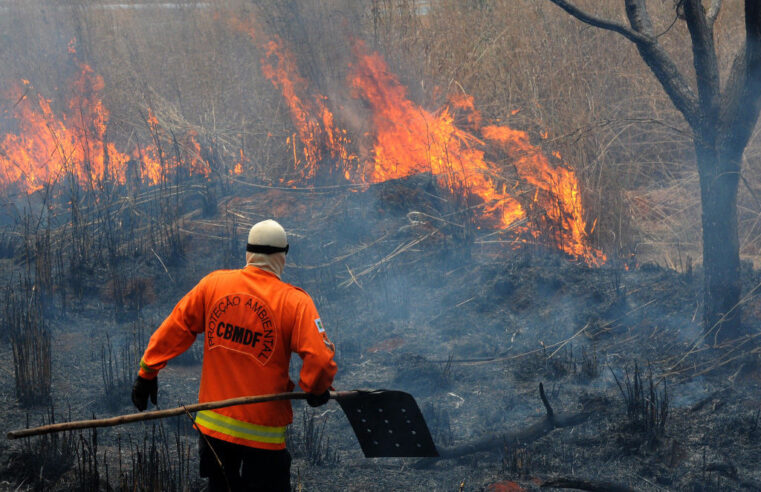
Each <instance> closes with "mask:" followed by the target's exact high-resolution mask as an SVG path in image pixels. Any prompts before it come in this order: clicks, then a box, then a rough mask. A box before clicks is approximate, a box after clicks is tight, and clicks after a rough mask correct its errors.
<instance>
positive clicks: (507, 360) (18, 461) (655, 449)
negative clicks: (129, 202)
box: [0, 177, 761, 491]
mask: <svg viewBox="0 0 761 492" xmlns="http://www.w3.org/2000/svg"><path fill="white" fill-rule="evenodd" d="M238 186H239V188H238V189H236V190H235V191H236V192H235V194H234V196H235V198H226V199H222V200H220V201H219V203H218V204H217V214H216V215H213V216H208V214H207V216H204V214H203V213H202V211H201V210H200V209H196V208H194V207H193V205H192V202H191V203H190V204H189V205H188V207H187V213H186V215H185V217H184V219H183V222H182V229H181V230H182V237H183V240H184V260H183V261H178V262H176V264H173V265H164V264H160V263H159V262H158V261H156V259H154V258H137V259H134V260H130V261H128V262H125V264H124V265H123V267H124V269H125V270H126V271H129V272H131V276H132V278H136V279H141V282H142V283H141V284H140V285H141V287H140V289H141V290H142V291H143V292H147V293H149V294H150V295H148V294H146V295H144V296H142V298H141V301H140V306H139V308H138V306H136V305H135V306H131V308H128V309H121V310H116V309H114V308H113V306H112V302H111V301H110V300H109V295H108V289H107V288H106V287H105V285H106V281H105V280H104V279H97V278H94V279H92V282H93V285H95V288H94V289H93V293H92V295H91V296H90V297H89V298H88V300H87V302H84V303H81V304H80V305H78V306H77V307H76V309H72V308H71V307H70V308H69V309H68V310H67V311H66V312H61V311H60V310H55V309H54V310H52V312H50V313H49V323H50V326H51V329H52V333H53V344H52V357H53V380H52V395H53V397H52V400H53V414H54V416H55V419H56V420H57V421H60V420H63V419H69V418H70V419H83V418H91V417H92V416H93V415H96V416H98V417H105V416H111V415H116V414H120V413H131V412H132V411H133V410H132V406H131V404H130V403H129V388H130V385H131V380H132V378H133V377H134V374H133V370H132V368H134V367H135V365H134V359H135V358H137V357H139V354H140V353H141V352H142V349H143V348H144V344H145V341H146V340H147V337H148V336H149V335H150V332H151V331H152V330H153V329H155V327H156V326H157V324H158V323H159V322H160V321H161V319H162V318H163V316H165V315H166V314H168V312H169V311H170V309H171V307H172V306H173V304H174V303H175V302H176V301H177V300H178V299H179V297H180V296H181V295H182V294H183V293H184V292H185V291H186V290H187V289H189V288H190V287H191V286H192V285H193V284H194V283H195V282H196V281H197V280H198V279H200V277H202V276H203V275H204V274H206V273H207V272H208V271H210V270H213V269H217V268H223V267H232V266H237V265H238V264H240V263H241V262H242V258H243V253H242V248H241V250H240V251H241V252H240V260H239V259H238V257H237V254H238V253H237V252H236V251H235V248H236V247H237V246H236V245H238V244H241V245H242V244H243V241H245V234H246V231H247V228H248V226H249V225H250V224H252V223H254V222H256V221H258V220H261V219H263V218H267V217H275V218H276V219H278V220H279V221H281V223H283V225H284V226H285V227H286V229H287V230H288V231H289V233H290V242H291V245H292V246H291V249H292V251H291V253H290V254H289V256H288V264H287V265H286V271H285V275H284V280H286V281H288V282H291V283H293V284H296V285H299V286H301V287H303V288H304V289H305V290H307V291H308V292H309V293H310V294H311V295H312V296H313V298H314V299H315V302H316V303H317V306H318V309H319V310H320V313H321V316H322V319H323V321H324V324H325V326H326V328H327V330H328V334H329V336H330V338H331V339H332V341H333V342H334V343H335V345H336V347H337V360H338V363H339V374H338V376H337V378H336V381H335V384H334V386H335V387H337V388H339V389H351V388H388V389H399V390H404V391H408V392H410V393H411V394H413V395H414V396H415V398H416V400H417V402H418V404H419V406H420V407H421V408H422V410H423V413H424V414H425V415H426V418H427V421H428V425H429V427H430V429H431V432H432V435H433V437H434V441H435V442H436V444H437V446H438V447H439V449H440V450H441V451H442V452H445V451H446V450H449V451H448V452H449V453H450V455H457V454H459V456H450V457H448V458H447V459H439V460H433V459H422V460H421V459H399V458H380V459H366V458H363V457H362V453H361V450H360V448H359V445H358V444H357V441H356V439H355V437H354V435H353V432H352V430H351V428H350V426H349V425H348V423H347V421H346V419H345V418H344V416H343V415H342V412H341V410H340V408H339V407H338V405H336V404H335V403H334V402H331V403H329V404H328V405H326V406H324V407H320V408H318V409H316V410H311V409H308V408H304V406H303V405H302V404H301V403H295V404H294V416H295V423H294V425H293V426H292V429H291V433H290V436H289V441H290V448H291V452H292V454H293V455H294V462H293V467H292V471H293V476H292V479H293V483H294V486H295V490H357V491H359V490H363V491H364V490H491V491H501V490H521V489H526V490H534V489H538V488H539V486H540V485H541V484H542V483H543V482H544V481H547V480H551V479H554V478H558V477H565V478H571V477H573V478H575V479H577V480H584V481H588V482H594V481H596V482H605V483H607V484H608V485H607V487H608V489H610V486H611V484H617V485H619V486H621V487H629V488H630V489H633V490H690V491H692V490H694V491H698V490H761V467H759V466H758V463H759V462H760V460H761V418H760V412H761V387H760V386H761V376H760V374H761V373H760V372H759V370H760V368H759V360H758V354H759V351H758V350H756V349H754V345H753V340H755V339H756V338H757V337H758V334H759V326H761V325H760V323H759V320H760V319H761V301H760V300H759V298H758V297H757V296H754V293H755V291H754V290H753V289H754V288H756V287H757V286H758V285H759V284H760V283H761V272H758V271H755V270H753V269H752V268H751V267H750V266H749V265H747V268H746V270H745V271H744V272H743V275H744V285H745V289H746V292H747V293H749V296H748V298H747V301H746V303H745V305H744V308H745V309H744V316H745V319H744V322H745V325H746V326H747V327H748V329H749V331H750V333H751V335H752V337H751V338H752V339H751V340H748V341H743V342H738V343H735V344H731V345H730V346H727V347H724V348H721V349H715V348H711V347H710V343H706V341H704V340H702V338H701V335H700V333H701V331H700V324H699V322H700V309H701V307H700V299H701V292H700V284H701V282H700V279H701V272H700V270H699V269H695V271H688V272H686V273H678V272H675V271H672V270H667V269H664V268H661V267H659V266H657V265H652V264H646V265H639V266H636V267H635V266H634V265H633V264H632V265H630V266H629V268H628V269H627V268H625V265H624V264H622V263H621V262H616V261H611V262H609V264H608V265H605V266H603V267H600V268H590V267H588V266H586V265H584V264H583V263H580V262H575V261H571V260H570V259H569V258H566V257H565V256H564V255H562V254H561V253H559V252H557V251H554V250H552V249H548V248H545V247H541V246H538V245H534V244H526V243H523V242H521V241H519V240H516V238H514V237H511V236H509V235H508V234H495V233H492V232H490V231H487V230H486V228H484V229H479V228H478V226H477V224H476V223H475V222H474V220H473V214H474V213H477V208H476V209H475V211H473V210H471V211H469V212H468V211H466V212H463V211H462V210H463V209H464V207H463V205H464V204H463V203H457V200H455V199H453V198H452V197H451V196H449V195H448V194H447V193H446V192H443V191H442V190H440V189H438V187H436V186H435V184H433V183H432V182H431V181H430V180H429V179H427V178H426V177H417V178H412V179H409V180H404V181H399V182H390V183H385V184H383V185H376V186H373V187H370V188H369V189H366V190H361V189H359V190H358V189H342V188H323V189H317V190H313V191H300V190H283V189H276V188H263V187H252V186H247V185H245V184H241V183H239V184H238ZM164 266H166V269H164ZM6 268H10V267H6ZM709 342H710V341H709ZM196 345H200V344H199V343H198V342H197V343H196ZM109 347H110V348H111V352H110V353H109ZM0 351H1V352H2V355H3V360H5V361H6V364H3V366H2V368H0V377H2V378H3V382H4V384H3V385H2V386H0V400H1V401H2V402H3V405H2V407H1V409H0V412H2V421H3V422H4V426H3V428H4V430H5V431H8V430H11V429H16V428H20V427H24V426H25V425H27V422H29V425H38V424H40V423H42V422H43V421H47V420H49V417H46V415H49V414H50V411H51V410H50V406H49V405H37V406H32V407H21V406H20V405H19V404H18V402H17V401H16V397H15V391H14V383H13V381H14V375H13V365H12V364H13V362H12V361H13V357H12V354H11V349H10V345H9V343H8V342H7V341H3V342H2V343H0ZM109 354H110V355H109ZM200 358H201V355H200V352H199V351H198V348H197V347H195V348H194V349H192V350H191V352H190V353H189V354H188V355H186V356H183V357H182V358H181V359H180V360H176V361H173V362H171V363H170V365H169V366H168V367H167V368H166V369H165V370H164V371H163V372H162V373H161V375H160V378H159V406H160V407H162V408H169V407H173V406H175V405H176V404H181V403H192V402H195V396H196V391H197V385H198V378H199V374H200V370H199V369H200V366H199V364H200ZM109 361H110V364H109ZM294 363H295V364H294V368H293V374H294V379H295V378H296V374H297V370H298V361H297V360H294ZM104 367H105V368H108V367H111V368H112V372H111V373H109V372H108V371H105V370H104ZM540 383H543V385H544V388H545V389H546V393H547V398H548V400H549V403H550V405H552V407H553V408H554V411H555V412H556V413H557V414H576V415H577V416H578V415H581V418H580V419H579V420H580V421H579V422H578V423H577V424H575V425H570V426H567V427H562V428H557V429H554V430H551V431H547V432H539V433H537V434H536V435H533V436H531V437H530V439H528V442H516V441H515V440H513V439H512V438H511V437H512V436H514V434H515V433H516V432H519V431H521V430H525V429H528V428H529V427H530V426H532V425H533V424H536V423H537V422H541V421H542V420H543V419H545V418H546V417H545V416H546V410H545V406H544V405H543V403H542V400H541V399H540V396H539V390H538V388H539V384H540ZM109 384H110V387H109ZM483 439H487V440H488V439H491V441H490V442H487V443H486V444H484V446H483V448H484V449H483V450H481V451H479V452H474V453H464V452H458V450H459V451H462V446H463V445H466V444H469V443H474V442H477V441H479V440H483ZM96 444H97V447H96ZM67 446H68V447H67ZM0 462H1V463H2V469H1V470H0V481H2V485H1V486H2V488H3V489H8V490H10V489H14V490H15V489H17V488H18V489H21V490H24V489H34V488H37V489H44V490H68V489H83V488H84V489H96V488H100V489H103V490H105V489H106V488H107V487H111V488H120V487H121V488H133V489H134V488H136V487H137V488H141V487H142V488H146V489H150V488H153V489H155V490H161V489H163V490H169V489H174V490H182V489H189V490H200V489H202V488H203V482H201V481H200V480H199V479H198V478H197V471H196V468H197V459H196V437H195V435H194V434H193V430H192V429H191V428H190V426H189V425H188V423H187V419H173V420H171V421H167V422H164V423H163V424H162V425H161V426H159V427H157V426H156V424H153V423H142V424H131V425H129V426H124V427H119V428H111V429H102V430H99V431H98V433H97V435H96V436H95V438H94V437H93V435H92V434H91V433H86V432H85V433H81V434H80V433H77V434H72V435H69V436H68V437H62V438H61V439H60V440H59V441H57V442H52V441H51V440H49V439H48V440H42V439H32V440H25V441H7V440H4V441H2V442H0ZM96 471H97V476H96ZM107 483H108V484H109V485H108V486H107V485H106V484H107ZM598 485H599V484H598ZM604 489H605V487H603V488H602V489H598V490H604Z"/></svg>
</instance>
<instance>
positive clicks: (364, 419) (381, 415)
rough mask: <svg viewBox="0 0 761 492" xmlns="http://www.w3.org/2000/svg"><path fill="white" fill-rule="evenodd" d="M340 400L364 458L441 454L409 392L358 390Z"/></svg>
mask: <svg viewBox="0 0 761 492" xmlns="http://www.w3.org/2000/svg"><path fill="white" fill-rule="evenodd" d="M338 403H339V404H340V405H341V408H342V409H343V411H344V413H345V414H346V417H347V418H348V419H349V423H350V424H351V426H352V428H353V429H354V434H355V435H356V436H357V440H358V441H359V444H360V446H362V452H364V453H365V457H367V458H380V457H437V456H439V452H438V451H437V450H436V446H435V445H434V444H433V439H431V433H430V432H429V430H428V426H427V425H426V424H425V419H424V418H423V414H422V413H420V408H419V407H418V406H417V403H416V402H415V399H414V398H413V397H412V395H410V394H409V393H404V392H403V391H389V390H377V391H358V392H357V393H356V394H354V395H351V396H348V397H345V398H340V399H339V400H338Z"/></svg>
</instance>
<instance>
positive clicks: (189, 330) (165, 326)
mask: <svg viewBox="0 0 761 492" xmlns="http://www.w3.org/2000/svg"><path fill="white" fill-rule="evenodd" d="M198 334H203V338H204V354H203V369H202V373H201V387H200V390H199V393H198V401H199V402H201V403H203V402H207V401H214V400H224V399H227V398H235V397H238V396H249V395H259V394H268V393H281V392H284V391H291V390H292V389H293V388H294V385H293V383H292V382H291V381H290V378H289V376H288V365H289V363H290V359H291V352H296V353H298V354H299V356H300V357H301V358H302V359H303V365H302V369H301V374H300V379H299V386H301V388H302V389H303V390H304V391H306V392H309V393H314V394H321V393H323V392H325V391H326V390H328V388H329V387H330V385H331V384H332V382H333V377H334V376H335V374H336V369H337V368H336V364H335V362H334V361H333V353H334V348H333V344H332V343H330V341H329V340H328V338H327V336H326V334H325V330H324V328H323V326H322V322H321V321H320V316H319V314H318V313H317V309H316V308H315V306H314V303H313V302H312V299H311V298H310V297H309V295H308V294H307V293H306V292H304V291H303V290H301V289H299V288H297V287H294V286H292V285H289V284H287V283H285V282H282V281H281V280H280V279H279V278H277V276H275V275H274V274H272V273H269V272H266V271H264V270H261V269H259V268H257V267H254V266H247V267H246V268H244V269H242V270H219V271H216V272H212V273H210V274H209V275H207V276H206V277H204V278H203V279H202V280H201V281H200V282H199V283H198V285H196V286H195V287H194V288H193V289H192V290H191V291H190V292H188V293H187V294H186V295H185V297H183V298H182V299H181V300H180V302H179V303H177V305H176V306H175V308H174V310H173V311H172V314H171V315H169V317H168V318H167V319H166V320H164V322H163V323H162V324H161V326H160V327H159V328H158V330H156V332H155V333H154V334H153V336H151V339H150V341H149V343H148V348H147V349H146V351H145V354H144V355H143V359H142V360H141V361H140V376H142V377H144V378H147V379H152V378H155V377H156V374H157V373H158V371H159V370H161V369H162V368H164V366H166V363H167V361H168V360H169V359H171V358H173V357H175V356H177V355H179V354H181V353H182V352H184V351H185V350H187V349H188V348H189V347H190V345H192V343H193V341H194V340H195V338H196V335H198ZM292 420H293V413H292V411H291V404H290V402H289V401H275V402H267V403H256V404H251V405H242V406H235V407H228V408H220V409H217V410H213V411H202V412H198V414H197V416H196V425H198V427H199V428H200V430H201V431H202V432H203V433H204V434H207V435H210V436H212V437H216V438H218V439H222V440H225V441H229V442H233V443H237V444H243V445H245V446H250V447H255V448H263V449H283V448H285V426H286V425H288V424H290V423H291V422H292Z"/></svg>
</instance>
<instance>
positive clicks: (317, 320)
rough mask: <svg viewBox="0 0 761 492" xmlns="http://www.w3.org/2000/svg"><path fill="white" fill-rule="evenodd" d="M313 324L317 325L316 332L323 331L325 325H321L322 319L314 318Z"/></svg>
mask: <svg viewBox="0 0 761 492" xmlns="http://www.w3.org/2000/svg"><path fill="white" fill-rule="evenodd" d="M314 324H315V325H317V332H318V333H325V327H324V326H322V319H320V318H317V319H316V320H314Z"/></svg>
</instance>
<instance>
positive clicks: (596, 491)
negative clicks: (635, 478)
mask: <svg viewBox="0 0 761 492" xmlns="http://www.w3.org/2000/svg"><path fill="white" fill-rule="evenodd" d="M541 487H542V488H543V489H547V488H550V489H576V490H589V491H591V492H635V491H634V489H632V488H629V487H626V486H624V485H619V484H617V483H612V482H599V481H597V480H584V479H581V478H573V477H567V478H566V477H562V478H554V479H552V480H547V481H545V482H543V483H542V485H541Z"/></svg>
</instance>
